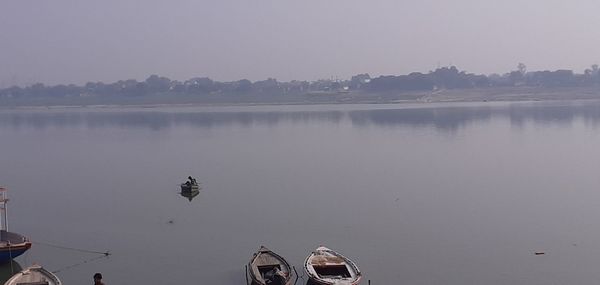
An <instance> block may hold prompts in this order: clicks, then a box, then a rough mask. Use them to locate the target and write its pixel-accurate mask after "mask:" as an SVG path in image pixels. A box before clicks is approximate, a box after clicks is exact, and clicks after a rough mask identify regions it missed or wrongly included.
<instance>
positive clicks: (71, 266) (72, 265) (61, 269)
mask: <svg viewBox="0 0 600 285" xmlns="http://www.w3.org/2000/svg"><path fill="white" fill-rule="evenodd" d="M105 257H106V258H108V255H101V256H96V257H92V258H89V259H86V260H84V261H81V262H78V263H75V264H71V265H68V266H65V267H63V268H59V269H57V270H54V271H52V273H58V272H61V271H65V270H67V269H71V268H73V267H77V266H80V265H83V264H86V263H88V262H92V261H95V260H98V259H101V258H105Z"/></svg>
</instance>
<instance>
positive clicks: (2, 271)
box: [0, 260, 23, 284]
mask: <svg viewBox="0 0 600 285" xmlns="http://www.w3.org/2000/svg"><path fill="white" fill-rule="evenodd" d="M21 270H23V267H21V264H19V263H18V262H16V261H14V260H13V261H12V262H7V263H4V264H0V283H1V284H4V282H6V281H7V280H8V279H10V277H12V276H13V275H15V274H17V273H18V272H20V271H21Z"/></svg>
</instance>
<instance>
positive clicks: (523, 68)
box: [517, 62, 527, 76]
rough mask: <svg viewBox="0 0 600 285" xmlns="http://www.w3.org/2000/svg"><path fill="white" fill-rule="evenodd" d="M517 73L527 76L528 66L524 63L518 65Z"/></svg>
mask: <svg viewBox="0 0 600 285" xmlns="http://www.w3.org/2000/svg"><path fill="white" fill-rule="evenodd" d="M517 71H519V73H521V75H523V76H525V73H527V66H526V65H525V64H524V63H522V62H519V64H517Z"/></svg>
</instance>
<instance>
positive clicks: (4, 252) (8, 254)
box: [0, 242, 31, 263]
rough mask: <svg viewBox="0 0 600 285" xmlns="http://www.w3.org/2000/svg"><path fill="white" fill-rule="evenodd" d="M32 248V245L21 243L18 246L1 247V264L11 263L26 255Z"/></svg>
mask: <svg viewBox="0 0 600 285" xmlns="http://www.w3.org/2000/svg"><path fill="white" fill-rule="evenodd" d="M30 248H31V243H30V242H26V243H21V244H17V245H11V246H1V247H0V263H6V262H9V261H11V260H12V259H13V258H15V257H17V256H19V255H21V254H23V253H25V252H26V251H27V250H28V249H30Z"/></svg>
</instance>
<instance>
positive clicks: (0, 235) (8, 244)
mask: <svg viewBox="0 0 600 285" xmlns="http://www.w3.org/2000/svg"><path fill="white" fill-rule="evenodd" d="M6 202H8V199H7V198H6V189H5V188H2V187H0V215H2V219H0V263H6V262H9V261H11V260H12V259H13V258H15V257H17V256H19V255H21V254H23V253H25V251H27V250H28V249H30V248H31V242H30V241H29V240H28V239H27V238H26V237H25V236H23V235H21V234H18V233H13V232H9V231H8V220H7V217H6V211H7V210H6Z"/></svg>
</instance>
